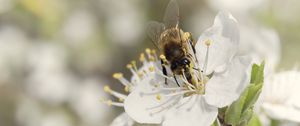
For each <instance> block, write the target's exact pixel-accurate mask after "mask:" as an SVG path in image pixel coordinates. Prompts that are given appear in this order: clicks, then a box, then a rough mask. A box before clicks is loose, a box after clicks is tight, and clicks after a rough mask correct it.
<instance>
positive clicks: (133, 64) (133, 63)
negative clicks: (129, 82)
mask: <svg viewBox="0 0 300 126" xmlns="http://www.w3.org/2000/svg"><path fill="white" fill-rule="evenodd" d="M131 64H132V66H133V68H134V70H135V71H137V66H136V61H134V60H132V61H131Z"/></svg>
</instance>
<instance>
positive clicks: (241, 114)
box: [225, 62, 264, 126]
mask: <svg viewBox="0 0 300 126" xmlns="http://www.w3.org/2000/svg"><path fill="white" fill-rule="evenodd" d="M263 80H264V62H263V63H261V65H256V64H254V65H253V66H252V72H251V84H250V85H249V86H248V87H247V88H246V89H245V90H244V91H243V93H242V94H241V96H240V98H239V99H238V100H237V101H235V102H233V103H232V104H231V105H230V106H229V107H228V108H227V110H226V112H225V123H226V124H231V125H233V126H237V125H239V126H246V124H247V123H248V122H249V120H250V119H251V116H252V113H253V110H252V108H253V106H254V104H255V103H256V101H257V99H258V97H259V95H260V93H261V90H262V86H263Z"/></svg>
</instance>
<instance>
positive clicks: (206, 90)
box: [124, 12, 251, 126]
mask: <svg viewBox="0 0 300 126" xmlns="http://www.w3.org/2000/svg"><path fill="white" fill-rule="evenodd" d="M238 43H239V30H238V26H237V22H236V20H235V19H234V18H233V17H232V15H231V14H229V13H226V12H220V13H219V14H218V15H217V16H216V18H215V21H214V25H213V26H212V27H211V28H209V29H207V30H206V31H205V32H204V33H203V35H202V36H200V38H199V39H198V42H197V44H196V46H195V48H196V54H197V55H196V56H195V55H193V53H192V51H191V50H192V49H191V47H189V50H188V51H189V52H190V54H191V55H192V57H193V58H192V59H193V60H192V63H193V64H195V70H191V73H192V76H193V78H194V79H195V81H194V82H193V83H192V84H191V83H189V81H188V80H187V79H186V77H185V75H184V74H183V75H182V76H177V78H179V79H178V81H179V84H180V85H181V86H180V87H178V86H177V84H176V82H175V81H174V79H173V78H171V77H168V76H163V74H162V73H161V70H160V66H156V67H153V68H155V74H151V75H148V78H145V79H144V80H143V81H142V82H140V83H139V84H138V85H136V87H135V90H133V91H132V92H131V93H130V94H129V95H128V97H127V98H126V99H125V102H124V103H125V106H124V107H125V111H126V112H127V114H128V115H129V116H130V117H131V118H133V119H134V120H135V121H137V122H139V123H152V124H160V123H162V125H163V126H182V125H188V126H199V125H201V126H209V125H211V124H212V123H213V122H214V120H215V119H216V118H217V114H218V108H222V107H225V106H228V105H230V104H231V103H232V102H233V101H234V100H236V99H237V98H238V97H239V96H240V93H241V92H242V91H243V90H244V88H245V87H246V86H247V84H248V83H249V77H250V75H249V70H250V66H251V62H250V60H249V59H248V58H247V57H244V56H237V55H236V54H237V51H238ZM196 58H197V59H198V61H199V63H197V60H196ZM199 69H200V70H199ZM169 71H170V70H169ZM165 79H167V80H168V84H167V85H166V84H164V82H165V81H164V80H165Z"/></svg>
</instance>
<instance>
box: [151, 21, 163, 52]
mask: <svg viewBox="0 0 300 126" xmlns="http://www.w3.org/2000/svg"><path fill="white" fill-rule="evenodd" d="M164 29H165V26H164V24H163V23H159V22H156V21H150V22H149V23H148V26H147V34H148V36H149V38H150V39H151V40H152V42H153V44H154V45H155V46H156V47H157V48H158V49H159V38H160V34H161V33H162V32H163V31H164Z"/></svg>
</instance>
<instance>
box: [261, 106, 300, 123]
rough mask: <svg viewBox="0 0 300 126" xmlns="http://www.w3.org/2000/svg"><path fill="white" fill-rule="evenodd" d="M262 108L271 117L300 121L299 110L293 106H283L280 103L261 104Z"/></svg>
mask: <svg viewBox="0 0 300 126" xmlns="http://www.w3.org/2000/svg"><path fill="white" fill-rule="evenodd" d="M262 107H263V109H264V110H265V112H266V113H267V115H268V116H270V117H271V118H273V119H278V120H289V121H294V122H300V110H299V108H295V107H293V106H284V105H280V104H269V103H265V104H263V106H262Z"/></svg>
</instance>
